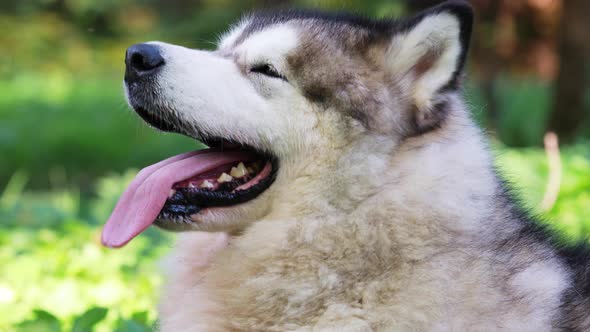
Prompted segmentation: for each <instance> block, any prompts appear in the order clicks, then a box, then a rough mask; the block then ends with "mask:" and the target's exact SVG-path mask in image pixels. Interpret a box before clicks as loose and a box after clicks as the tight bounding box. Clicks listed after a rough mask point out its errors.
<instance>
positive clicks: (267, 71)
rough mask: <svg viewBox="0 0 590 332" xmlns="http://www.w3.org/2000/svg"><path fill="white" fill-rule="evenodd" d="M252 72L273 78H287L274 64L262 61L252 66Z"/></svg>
mask: <svg viewBox="0 0 590 332" xmlns="http://www.w3.org/2000/svg"><path fill="white" fill-rule="evenodd" d="M250 72H251V73H257V74H262V75H266V76H269V77H273V78H280V79H282V80H285V81H286V80H287V79H286V78H285V76H283V75H281V73H279V71H278V70H277V69H276V68H275V67H274V66H273V65H270V64H267V63H262V64H258V65H255V66H253V67H252V68H250Z"/></svg>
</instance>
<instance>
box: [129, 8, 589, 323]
mask: <svg viewBox="0 0 590 332" xmlns="http://www.w3.org/2000/svg"><path fill="white" fill-rule="evenodd" d="M471 23H472V13H471V9H470V8H469V6H468V5H466V4H465V3H464V2H458V1H452V2H448V3H446V4H444V5H441V6H438V7H435V8H433V9H431V10H429V11H427V12H424V13H421V14H419V15H418V16H416V17H414V18H411V19H408V20H397V21H391V20H383V21H372V20H369V19H365V18H358V17H353V16H348V15H329V14H317V13H309V12H279V13H259V14H253V15H250V16H247V17H246V18H244V19H243V20H242V21H241V22H240V23H238V24H237V25H236V26H235V27H234V28H233V29H232V30H231V31H230V32H229V33H228V34H226V35H225V36H224V37H223V38H222V40H221V42H220V44H219V45H220V46H219V48H218V50H216V51H214V52H205V51H195V50H189V49H185V48H182V47H179V46H172V45H168V44H164V43H157V45H159V47H160V48H161V51H162V54H163V55H164V57H165V59H166V65H165V68H163V69H162V71H161V72H160V73H159V74H158V77H157V78H156V79H154V81H153V82H150V83H149V85H147V84H146V86H142V87H138V86H128V87H127V89H128V91H127V93H128V96H129V101H130V103H131V105H132V106H134V107H137V106H141V107H144V108H146V109H148V110H150V111H151V112H154V113H155V114H158V116H161V117H164V118H167V119H169V121H171V122H173V123H175V124H176V125H177V126H179V127H181V128H183V131H184V132H185V133H187V134H189V135H191V136H194V137H204V136H216V137H219V136H221V137H226V138H229V139H231V140H234V141H238V142H242V143H246V144H249V145H251V146H255V147H257V148H259V149H261V150H265V151H267V152H269V153H272V154H274V155H275V156H276V157H277V158H278V160H279V162H280V168H279V172H278V174H277V178H276V181H275V183H274V184H273V185H272V186H271V187H270V188H269V189H268V190H267V191H266V192H265V193H263V194H262V195H261V196H259V197H258V198H257V199H255V200H253V201H251V202H248V203H246V204H242V205H240V206H235V207H229V208H214V209H207V210H205V211H203V212H201V213H199V214H197V215H194V216H193V217H192V218H193V221H194V222H193V224H191V225H190V227H189V228H190V230H197V231H209V232H210V233H205V232H186V233H182V234H180V235H179V238H178V243H177V244H176V248H175V250H174V252H173V253H172V254H171V255H170V257H168V259H167V260H166V262H165V264H164V269H165V271H166V273H167V281H166V283H165V287H164V292H163V295H162V301H161V305H160V327H161V330H162V331H165V332H166V331H405V330H411V331H431V330H432V331H494V330H512V331H548V330H560V329H561V330H578V331H583V330H590V314H589V313H590V305H589V302H588V298H589V297H590V286H589V282H588V281H589V279H590V265H589V264H588V259H587V254H586V252H587V251H585V249H584V250H577V251H574V250H569V249H563V248H560V247H559V246H558V245H556V241H553V240H552V237H551V236H550V233H549V232H547V231H546V230H545V229H543V228H542V227H541V226H539V225H538V224H537V222H534V221H531V220H530V218H529V217H527V215H526V214H525V213H523V212H521V210H520V209H519V208H518V205H517V203H515V201H514V199H512V197H511V195H510V194H508V192H507V190H506V188H505V186H504V184H503V183H502V182H501V181H500V180H499V177H498V175H497V173H496V171H495V169H494V166H493V161H492V158H491V156H490V153H489V152H488V148H487V145H486V143H485V139H484V136H483V135H482V133H481V132H480V131H479V129H478V128H477V127H476V126H475V125H474V124H473V122H472V120H471V119H470V117H469V114H468V111H467V110H466V107H465V105H464V103H463V101H462V98H461V95H460V90H459V87H460V80H461V74H462V69H463V66H464V62H465V55H466V53H467V48H468V46H469V35H470V31H471ZM260 63H270V64H272V66H274V67H275V68H276V69H277V71H279V72H280V73H281V75H282V76H283V78H273V77H267V76H265V75H262V74H260V73H255V72H251V71H250V68H252V67H253V66H255V65H257V64H260Z"/></svg>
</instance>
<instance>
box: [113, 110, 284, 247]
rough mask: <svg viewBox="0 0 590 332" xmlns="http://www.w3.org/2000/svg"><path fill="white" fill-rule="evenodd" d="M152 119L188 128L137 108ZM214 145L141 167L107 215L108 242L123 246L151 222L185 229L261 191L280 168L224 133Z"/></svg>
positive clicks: (153, 122)
mask: <svg viewBox="0 0 590 332" xmlns="http://www.w3.org/2000/svg"><path fill="white" fill-rule="evenodd" d="M136 111H137V112H138V113H139V114H140V116H141V117H142V118H143V119H144V120H146V122H148V123H150V124H151V125H153V126H155V127H157V128H159V129H161V130H165V131H172V132H179V133H182V130H181V129H179V128H177V127H175V126H173V125H172V124H170V123H168V122H166V121H164V120H162V119H160V118H158V117H154V116H151V115H149V113H147V112H145V111H144V110H141V111H140V110H137V109H136ZM204 143H205V144H207V145H209V146H210V148H209V149H205V150H199V151H193V152H188V153H184V154H181V155H178V156H174V157H172V158H169V159H166V160H163V161H161V162H159V163H156V164H154V165H152V166H149V167H146V168H144V169H143V170H142V171H140V172H139V173H138V174H137V176H136V177H135V179H134V180H133V181H132V182H131V183H130V185H129V186H128V187H127V189H126V190H125V192H124V193H123V195H122V196H121V198H120V199H119V202H118V203H117V205H116V206H115V208H114V210H113V213H112V214H111V216H110V218H109V220H108V221H107V223H106V225H105V227H104V229H103V233H102V242H103V244H104V245H106V246H109V247H122V246H124V245H125V244H127V243H128V242H129V241H131V240H132V239H133V238H134V237H136V236H137V235H139V234H140V233H141V232H143V231H144V230H145V229H146V228H148V227H149V226H150V225H152V224H155V225H157V226H159V227H161V228H164V229H168V230H180V229H182V228H183V227H182V226H184V225H187V224H190V223H193V222H194V221H193V218H192V217H191V216H194V215H196V214H198V213H199V212H200V211H202V210H204V209H207V208H211V207H231V206H235V205H238V204H242V203H246V202H248V201H250V200H253V199H254V198H256V197H258V196H259V195H260V194H261V193H263V192H264V191H265V190H266V189H268V188H269V187H270V185H271V184H272V182H273V181H274V178H275V175H276V171H277V168H278V162H277V159H276V158H274V157H273V156H270V155H268V154H267V153H262V152H260V151H257V150H256V149H254V148H252V147H249V146H245V145H242V144H239V143H235V142H230V141H228V140H225V139H223V138H213V139H212V138H209V139H207V140H205V141H204Z"/></svg>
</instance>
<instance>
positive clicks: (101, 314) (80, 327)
mask: <svg viewBox="0 0 590 332" xmlns="http://www.w3.org/2000/svg"><path fill="white" fill-rule="evenodd" d="M106 315H107V309H106V308H101V307H95V308H92V309H90V310H88V311H86V312H85V313H83V314H82V315H80V316H79V317H77V318H76V319H75V320H74V326H73V327H72V332H89V331H93V330H94V326H95V325H96V324H97V323H98V322H100V321H101V320H103V319H104V318H105V316H106Z"/></svg>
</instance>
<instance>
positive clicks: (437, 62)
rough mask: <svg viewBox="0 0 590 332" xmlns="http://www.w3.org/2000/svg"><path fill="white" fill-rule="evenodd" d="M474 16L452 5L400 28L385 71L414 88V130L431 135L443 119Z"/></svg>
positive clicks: (465, 5) (456, 3) (464, 6)
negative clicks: (446, 94) (445, 100)
mask: <svg viewBox="0 0 590 332" xmlns="http://www.w3.org/2000/svg"><path fill="white" fill-rule="evenodd" d="M472 25H473V10H472V8H471V6H470V5H469V4H468V3H467V2H464V1H448V2H445V3H443V4H441V5H439V6H436V7H433V8H431V9H429V10H426V11H424V12H422V13H420V14H418V15H417V16H415V17H414V18H412V19H410V20H408V21H405V22H402V23H401V25H400V27H399V29H398V30H397V32H396V34H395V35H394V36H393V39H392V41H391V44H390V46H389V47H388V50H387V54H386V59H387V60H386V62H387V66H388V67H389V69H390V70H391V72H392V73H393V75H395V77H398V78H399V80H400V81H401V82H402V83H403V84H404V87H405V88H410V91H411V98H412V103H413V105H414V106H415V107H414V110H413V112H414V114H412V117H413V119H414V125H415V127H416V128H415V129H416V130H417V131H418V133H421V132H425V131H428V130H430V129H432V128H434V127H436V126H438V125H439V124H440V122H441V121H442V120H443V119H444V116H445V114H444V113H445V110H444V107H439V106H440V103H442V102H443V101H444V98H442V96H443V94H444V93H445V92H447V91H449V90H456V89H457V88H458V83H459V80H460V78H461V74H462V71H463V67H464V64H465V57H466V55H467V51H468V49H469V40H470V38H471V28H472Z"/></svg>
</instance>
